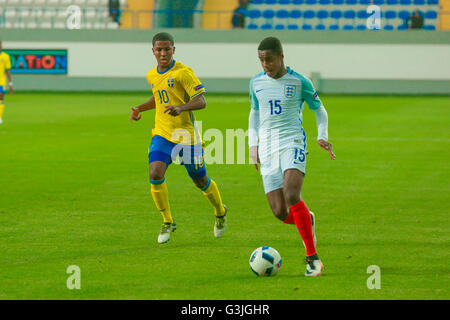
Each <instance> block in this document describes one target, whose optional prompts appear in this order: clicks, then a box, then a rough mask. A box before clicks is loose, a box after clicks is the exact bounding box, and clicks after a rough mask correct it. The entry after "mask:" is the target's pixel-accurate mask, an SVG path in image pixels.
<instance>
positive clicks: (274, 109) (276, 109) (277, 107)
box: [269, 100, 281, 115]
mask: <svg viewBox="0 0 450 320" xmlns="http://www.w3.org/2000/svg"><path fill="white" fill-rule="evenodd" d="M280 103H281V100H269V104H270V114H271V115H273V114H280V113H281V104H280Z"/></svg>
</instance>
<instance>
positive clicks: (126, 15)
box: [0, 0, 450, 94]
mask: <svg viewBox="0 0 450 320" xmlns="http://www.w3.org/2000/svg"><path fill="white" fill-rule="evenodd" d="M0 7H1V9H0V40H3V41H4V44H3V47H4V50H5V51H6V52H8V53H10V54H11V58H12V60H13V65H14V67H13V70H12V73H13V74H16V75H17V76H15V84H16V89H18V90H47V91H48V90H55V91H58V90H65V91H80V90H83V91H85V90H92V91H98V90H101V91H105V90H106V91H109V90H112V91H143V90H148V86H147V84H146V82H145V74H146V72H147V70H148V69H150V68H152V67H153V66H154V65H155V60H154V58H153V56H152V52H151V43H150V42H151V38H152V36H153V35H154V34H155V33H156V32H159V31H161V30H165V31H169V32H171V33H172V34H173V35H174V37H175V41H176V47H177V51H176V59H180V60H182V61H183V62H185V63H186V64H188V65H190V66H191V67H192V68H193V69H194V70H195V71H196V73H197V75H198V76H199V77H200V78H201V79H202V80H203V81H204V82H205V83H206V85H207V86H208V88H209V90H210V92H236V93H239V92H241V93H244V92H247V91H248V80H249V79H250V78H251V76H252V75H253V74H255V73H257V72H259V71H260V66H259V62H258V60H257V56H256V47H257V44H258V43H259V41H261V40H262V39H263V38H264V37H266V36H268V35H274V36H277V37H279V38H280V39H281V40H282V42H283V44H284V46H285V53H286V63H287V64H288V65H290V66H291V67H293V68H294V69H296V70H297V71H298V72H300V73H303V74H304V75H306V76H308V77H310V78H312V80H313V82H314V83H315V85H316V86H317V87H318V89H319V91H321V92H325V93H349V94H359V93H362V94H448V93H450V63H449V62H448V61H449V59H448V57H450V49H449V48H450V47H449V44H450V36H449V32H448V31H446V30H450V0H0ZM33 50H35V51H33ZM49 50H50V51H49ZM52 50H53V51H52ZM58 50H59V51H58ZM61 50H62V51H61ZM43 57H44V58H43ZM41 60H42V63H41ZM49 66H51V68H50V67H49ZM44 69H46V70H44Z"/></svg>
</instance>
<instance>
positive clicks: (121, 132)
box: [0, 93, 450, 299]
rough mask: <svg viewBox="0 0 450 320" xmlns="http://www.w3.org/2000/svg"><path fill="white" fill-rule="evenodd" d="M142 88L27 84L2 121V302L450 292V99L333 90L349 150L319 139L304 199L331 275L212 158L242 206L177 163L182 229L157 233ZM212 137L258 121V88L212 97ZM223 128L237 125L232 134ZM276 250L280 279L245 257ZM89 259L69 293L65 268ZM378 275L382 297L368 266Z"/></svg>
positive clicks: (336, 123)
mask: <svg viewBox="0 0 450 320" xmlns="http://www.w3.org/2000/svg"><path fill="white" fill-rule="evenodd" d="M147 98H148V96H147V95H144V94H131V93H130V94H113V93H108V94H100V93H99V94H78V93H76V94H75V93H74V94H70V93H64V94H61V93H56V94H48V93H47V94H44V93H39V94H37V93H17V94H16V95H8V96H7V97H6V110H5V116H4V120H5V123H4V124H3V125H1V126H0V154H1V156H0V186H1V189H0V190H1V192H0V239H1V241H0V298H1V299H449V298H450V294H449V288H450V281H449V267H448V266H449V263H450V259H449V234H448V231H449V218H448V215H449V198H448V194H449V192H450V188H449V183H448V181H449V178H450V177H449V162H448V158H449V155H450V152H449V150H450V143H449V142H450V137H449V131H448V128H449V127H450V123H449V119H450V112H449V98H448V97H401V96H398V97H383V96H375V97H374V96H370V97H369V96H325V95H324V96H322V100H323V102H324V104H325V106H326V108H327V110H328V114H329V119H330V125H329V133H330V140H331V141H332V143H333V144H334V150H335V152H336V154H337V160H336V161H334V162H333V161H330V160H329V158H328V154H327V153H326V152H325V151H324V150H321V149H319V147H318V146H317V144H316V143H315V136H316V132H317V131H316V124H315V117H314V113H313V112H311V111H310V110H309V109H305V111H304V112H303V118H304V125H305V129H306V132H307V135H308V149H309V156H308V159H307V161H308V165H307V177H306V180H305V183H304V186H303V193H302V196H303V198H304V199H305V201H306V203H307V204H308V206H309V207H310V209H311V210H312V211H314V212H315V214H316V221H317V226H316V232H317V235H318V252H319V255H320V257H321V258H322V260H323V262H324V265H325V271H324V274H323V276H321V277H318V278H306V277H304V276H303V274H304V271H305V266H304V264H303V259H304V248H303V245H302V243H301V239H300V237H299V235H298V232H297V231H296V230H295V227H294V226H288V225H285V224H283V223H281V222H279V221H278V220H277V219H275V218H274V217H273V215H272V213H271V211H270V209H269V205H268V203H267V200H266V198H265V195H264V192H263V188H262V181H261V177H260V175H259V173H257V172H256V171H255V169H254V167H253V166H252V165H208V166H207V169H208V174H209V175H210V176H211V177H212V178H213V179H215V181H216V182H217V184H218V186H219V188H220V191H221V193H222V198H223V200H224V202H225V203H226V204H227V205H228V208H229V220H228V230H227V232H226V234H225V236H224V237H223V238H221V239H215V238H214V237H213V224H214V218H213V211H212V208H211V207H210V205H209V203H208V202H207V200H206V199H205V198H204V196H203V195H202V193H201V192H200V191H199V190H198V189H196V188H195V187H194V185H193V183H192V182H191V181H190V180H189V177H188V175H187V173H186V172H185V169H184V168H183V167H181V166H176V165H172V166H171V167H170V168H169V170H168V173H167V175H166V180H167V184H168V188H169V197H170V202H171V206H172V212H173V216H174V218H175V220H176V222H177V224H178V230H177V231H176V232H175V233H174V234H173V235H172V238H171V240H170V242H169V243H167V244H164V245H159V244H158V243H157V241H156V239H157V235H158V233H159V230H160V225H161V222H162V220H161V217H160V214H159V213H158V212H157V210H156V208H155V206H154V204H153V201H152V198H151V195H150V186H149V183H148V169H147V168H148V166H147V147H148V144H149V142H150V132H151V131H150V129H151V128H152V126H153V123H154V113H153V111H148V112H147V113H145V114H144V115H143V119H142V120H141V121H139V122H137V123H133V124H130V123H129V122H128V117H129V111H130V108H129V106H131V105H137V104H139V103H142V102H144V101H145V100H147ZM207 101H208V107H207V108H206V109H205V110H202V111H198V112H196V118H197V120H203V131H205V130H206V129H208V128H218V129H220V130H222V132H225V129H226V128H244V129H247V119H248V111H249V103H248V99H247V97H246V96H242V95H236V96H234V95H227V96H214V95H207ZM224 135H225V134H224ZM262 245H269V246H272V247H274V248H276V249H277V250H278V251H279V252H280V254H281V256H282V259H283V265H282V268H281V270H280V272H279V274H278V275H277V276H276V277H273V278H258V277H255V275H253V273H252V272H251V270H250V268H249V265H248V259H249V256H250V253H251V252H252V251H253V250H254V249H255V248H256V247H258V246H262ZM69 265H78V266H79V267H80V268H81V290H68V289H67V288H66V280H67V277H68V276H69V275H68V274H66V268H67V267H68V266H69ZM370 265H378V266H379V267H380V268H381V289H380V290H369V289H368V288H367V286H366V280H367V278H368V277H369V276H370V275H369V274H367V273H366V270H367V267H368V266H370Z"/></svg>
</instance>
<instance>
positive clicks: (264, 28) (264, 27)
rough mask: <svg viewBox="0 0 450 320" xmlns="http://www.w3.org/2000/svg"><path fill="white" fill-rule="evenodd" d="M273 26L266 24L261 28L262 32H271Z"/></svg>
mask: <svg viewBox="0 0 450 320" xmlns="http://www.w3.org/2000/svg"><path fill="white" fill-rule="evenodd" d="M272 28H273V26H272V25H271V24H270V23H265V24H263V25H262V26H261V30H271V29H272Z"/></svg>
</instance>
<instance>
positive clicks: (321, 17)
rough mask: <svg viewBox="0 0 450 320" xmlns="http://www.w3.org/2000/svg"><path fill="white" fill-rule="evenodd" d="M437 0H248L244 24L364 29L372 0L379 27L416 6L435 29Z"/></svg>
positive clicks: (393, 25) (394, 23)
mask: <svg viewBox="0 0 450 320" xmlns="http://www.w3.org/2000/svg"><path fill="white" fill-rule="evenodd" d="M0 1H1V0H0ZM22 1H23V0H22ZM438 3H439V1H438V0H276V1H272V0H251V2H250V5H249V7H248V15H247V17H248V19H247V22H246V25H247V28H249V29H254V28H255V25H257V26H258V27H257V28H258V29H262V26H263V25H265V26H264V28H268V25H271V26H272V29H273V28H276V29H277V30H282V27H281V26H282V25H283V26H284V29H288V30H298V29H301V30H367V27H366V21H367V18H368V17H369V16H370V15H371V14H368V13H367V11H366V10H367V7H368V6H369V5H371V4H373V5H377V6H380V7H381V9H382V10H381V29H383V30H403V29H404V28H405V27H404V25H405V22H406V21H408V19H409V17H410V16H411V15H412V14H413V12H414V11H415V10H416V9H419V11H420V13H421V15H422V16H423V17H424V25H425V26H426V27H424V30H436V24H437V18H438V11H439V5H438ZM264 12H265V14H264ZM309 26H311V28H310V27H309ZM384 26H386V27H384ZM432 27H434V29H433V28H432Z"/></svg>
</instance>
